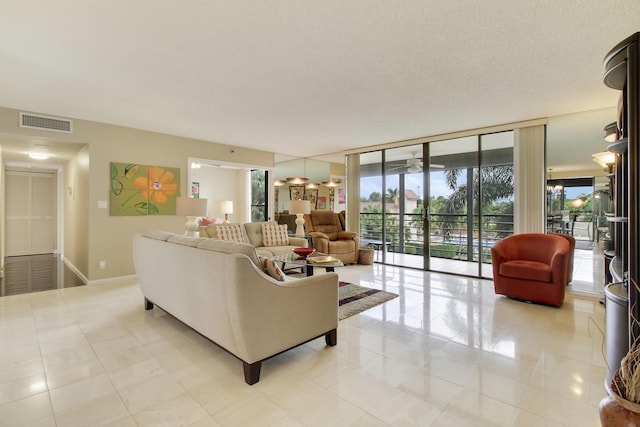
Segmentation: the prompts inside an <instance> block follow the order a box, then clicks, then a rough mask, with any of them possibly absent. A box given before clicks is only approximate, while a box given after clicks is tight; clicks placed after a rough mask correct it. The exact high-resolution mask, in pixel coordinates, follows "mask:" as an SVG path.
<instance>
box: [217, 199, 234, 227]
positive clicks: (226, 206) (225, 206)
mask: <svg viewBox="0 0 640 427" xmlns="http://www.w3.org/2000/svg"><path fill="white" fill-rule="evenodd" d="M220 209H221V210H222V213H223V214H224V223H225V224H228V223H229V215H230V214H232V213H233V202H232V201H231V200H225V201H223V202H222V203H220Z"/></svg>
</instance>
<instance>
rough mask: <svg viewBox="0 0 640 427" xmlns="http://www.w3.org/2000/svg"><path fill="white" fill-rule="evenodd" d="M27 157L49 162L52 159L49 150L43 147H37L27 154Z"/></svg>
mask: <svg viewBox="0 0 640 427" xmlns="http://www.w3.org/2000/svg"><path fill="white" fill-rule="evenodd" d="M27 155H28V156H29V157H30V158H32V159H35V160H47V159H48V158H49V157H51V153H49V152H48V151H47V148H46V147H44V146H42V145H36V146H35V147H34V148H33V150H31V151H29V152H27Z"/></svg>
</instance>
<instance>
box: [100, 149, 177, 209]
mask: <svg viewBox="0 0 640 427" xmlns="http://www.w3.org/2000/svg"><path fill="white" fill-rule="evenodd" d="M110 166H111V191H110V214H111V215H112V216H124V215H126V216H141V215H175V214H176V197H177V196H178V195H179V194H178V189H179V188H180V169H179V168H168V167H160V166H147V165H139V164H133V163H113V162H112V163H111V165H110Z"/></svg>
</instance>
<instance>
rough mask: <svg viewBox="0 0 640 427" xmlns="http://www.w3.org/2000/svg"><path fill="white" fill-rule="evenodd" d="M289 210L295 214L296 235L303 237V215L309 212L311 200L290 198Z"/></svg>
mask: <svg viewBox="0 0 640 427" xmlns="http://www.w3.org/2000/svg"><path fill="white" fill-rule="evenodd" d="M289 210H290V212H291V213H292V214H296V236H298V237H304V215H305V214H310V213H311V202H310V201H309V200H292V201H291V203H289Z"/></svg>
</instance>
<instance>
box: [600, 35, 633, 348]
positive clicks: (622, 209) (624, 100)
mask: <svg viewBox="0 0 640 427" xmlns="http://www.w3.org/2000/svg"><path fill="white" fill-rule="evenodd" d="M639 49H640V33H635V34H634V35H632V36H630V37H628V38H626V39H625V40H623V41H621V42H620V43H618V44H617V45H616V46H615V47H614V48H613V49H611V51H609V53H608V54H607V55H606V57H605V59H604V66H605V74H604V83H605V85H607V86H608V87H610V88H612V89H615V90H617V91H619V92H620V98H619V102H618V119H617V125H618V140H617V141H616V142H614V143H612V144H611V145H610V146H609V151H612V152H614V153H616V155H617V156H616V157H617V160H616V169H615V186H614V188H615V190H614V191H615V200H614V203H615V217H614V218H613V221H614V235H613V238H614V249H615V258H614V260H615V262H612V263H611V265H612V266H614V267H615V268H612V271H611V273H612V276H613V280H614V281H623V280H625V279H628V286H627V288H628V296H629V299H628V301H629V338H630V342H631V341H633V340H634V339H635V338H637V337H639V336H640V324H639V323H638V322H635V321H633V319H634V318H635V319H640V292H639V291H638V288H637V284H638V282H639V277H638V276H639V269H640V228H639V227H640V222H639V221H638V218H639V216H640V145H639V141H638V132H639V130H640V129H639V125H640V111H639V106H638V100H639V98H640V79H639V65H640V62H639V54H640V50H639Z"/></svg>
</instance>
